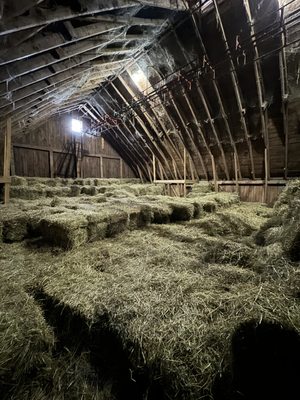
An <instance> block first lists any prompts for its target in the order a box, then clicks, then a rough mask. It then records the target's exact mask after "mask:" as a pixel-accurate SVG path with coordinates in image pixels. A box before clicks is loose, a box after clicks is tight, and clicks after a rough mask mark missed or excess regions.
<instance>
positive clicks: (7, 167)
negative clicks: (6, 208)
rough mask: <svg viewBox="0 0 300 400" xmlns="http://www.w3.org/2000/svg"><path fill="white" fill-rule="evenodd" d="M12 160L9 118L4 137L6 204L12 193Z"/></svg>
mask: <svg viewBox="0 0 300 400" xmlns="http://www.w3.org/2000/svg"><path fill="white" fill-rule="evenodd" d="M10 159H11V118H10V117H9V118H7V121H6V129H5V136H4V160H3V161H4V162H3V177H4V179H6V180H7V182H5V183H4V204H5V205H7V204H8V202H9V192H10Z"/></svg>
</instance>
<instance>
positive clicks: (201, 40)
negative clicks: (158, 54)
mask: <svg viewBox="0 0 300 400" xmlns="http://www.w3.org/2000/svg"><path fill="white" fill-rule="evenodd" d="M191 19H192V23H193V27H194V31H195V33H196V36H197V38H198V40H199V43H200V47H201V50H202V52H203V55H204V57H205V60H206V61H207V62H208V63H209V66H210V68H211V71H212V79H211V82H212V85H213V89H214V92H215V94H216V97H217V100H218V104H219V107H220V111H221V115H222V119H223V122H224V125H225V129H226V132H227V134H228V137H229V140H230V144H231V146H232V148H233V151H234V154H235V155H236V158H237V163H238V171H239V174H240V162H239V157H238V151H237V148H236V144H235V142H234V139H233V134H232V131H231V129H230V125H229V122H228V116H227V114H226V111H225V107H224V104H223V100H222V96H221V93H220V89H219V86H218V82H217V80H216V72H215V70H214V68H213V67H212V65H211V64H210V62H209V57H208V53H207V50H206V47H205V45H204V42H203V39H202V35H201V32H200V30H199V27H198V25H197V23H196V20H195V15H194V14H192V15H191ZM174 34H175V36H176V38H177V42H178V43H179V45H180V48H181V51H182V53H183V54H184V56H185V57H187V52H186V51H185V50H184V48H183V46H182V44H181V41H180V40H179V38H178V35H177V33H176V31H175V30H174ZM189 61H191V58H190V57H189ZM194 120H197V118H194ZM240 178H241V175H240Z"/></svg>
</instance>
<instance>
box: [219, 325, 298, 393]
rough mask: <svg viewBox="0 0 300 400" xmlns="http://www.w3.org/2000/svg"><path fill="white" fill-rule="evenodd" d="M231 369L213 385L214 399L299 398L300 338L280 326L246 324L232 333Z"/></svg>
mask: <svg viewBox="0 0 300 400" xmlns="http://www.w3.org/2000/svg"><path fill="white" fill-rule="evenodd" d="M231 357H232V361H231V368H230V369H231V370H230V371H229V370H227V371H225V373H224V374H223V376H222V377H221V378H220V377H219V378H218V379H217V380H216V381H215V384H214V389H213V392H214V400H271V399H272V400H274V399H278V400H279V399H289V400H291V399H299V398H300V385H299V376H300V336H299V334H298V333H297V332H296V331H295V330H293V329H291V328H285V327H283V326H282V325H280V324H279V323H275V322H262V323H258V322H257V321H254V320H252V321H247V322H245V323H242V324H241V325H240V326H239V327H238V328H237V329H236V331H235V332H234V334H233V336H232V342H231Z"/></svg>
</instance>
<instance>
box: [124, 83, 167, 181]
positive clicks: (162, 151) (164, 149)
mask: <svg viewBox="0 0 300 400" xmlns="http://www.w3.org/2000/svg"><path fill="white" fill-rule="evenodd" d="M119 80H120V82H121V83H122V84H123V86H124V87H125V89H126V90H127V92H128V93H129V94H130V96H131V97H132V98H133V99H134V100H137V96H136V94H135V93H134V91H133V90H132V89H131V87H130V86H129V85H128V84H127V82H126V81H125V79H124V78H123V77H122V76H119ZM141 111H142V113H143V115H144V117H145V118H146V120H147V121H148V123H149V125H150V126H151V128H152V130H153V131H154V132H155V133H156V136H157V139H158V140H159V142H160V146H158V145H157V143H156V141H154V142H153V143H154V144H155V147H156V148H157V149H159V152H160V154H161V156H162V159H163V161H164V163H165V165H167V166H168V165H169V162H168V160H167V158H166V157H167V156H169V157H170V158H171V159H172V158H173V157H172V155H171V154H170V151H169V149H168V147H167V146H166V143H164V142H163V141H162V140H160V132H159V130H158V129H157V127H156V125H155V123H154V122H153V120H152V118H151V116H150V114H149V113H148V111H147V110H146V108H145V107H144V106H143V105H141ZM135 115H136V117H137V118H138V119H139V120H140V121H142V118H141V117H139V115H138V113H137V112H135ZM170 173H171V174H172V176H173V177H174V178H175V176H174V174H173V171H172V169H170Z"/></svg>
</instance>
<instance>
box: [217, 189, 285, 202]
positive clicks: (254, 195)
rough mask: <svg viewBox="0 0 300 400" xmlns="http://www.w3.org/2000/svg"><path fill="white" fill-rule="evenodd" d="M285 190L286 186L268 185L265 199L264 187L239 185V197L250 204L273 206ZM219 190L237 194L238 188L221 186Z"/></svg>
mask: <svg viewBox="0 0 300 400" xmlns="http://www.w3.org/2000/svg"><path fill="white" fill-rule="evenodd" d="M284 188H285V185H284V184H278V185H268V190H267V196H266V197H265V187H264V185H253V184H251V185H247V184H242V185H239V195H240V198H241V200H242V201H249V202H258V203H264V202H266V203H267V204H268V205H270V206H273V205H274V203H275V201H276V200H277V198H278V196H279V194H280V193H281V191H282V190H283V189H284ZM219 190H220V191H222V192H235V191H236V186H235V185H230V184H222V185H219Z"/></svg>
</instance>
